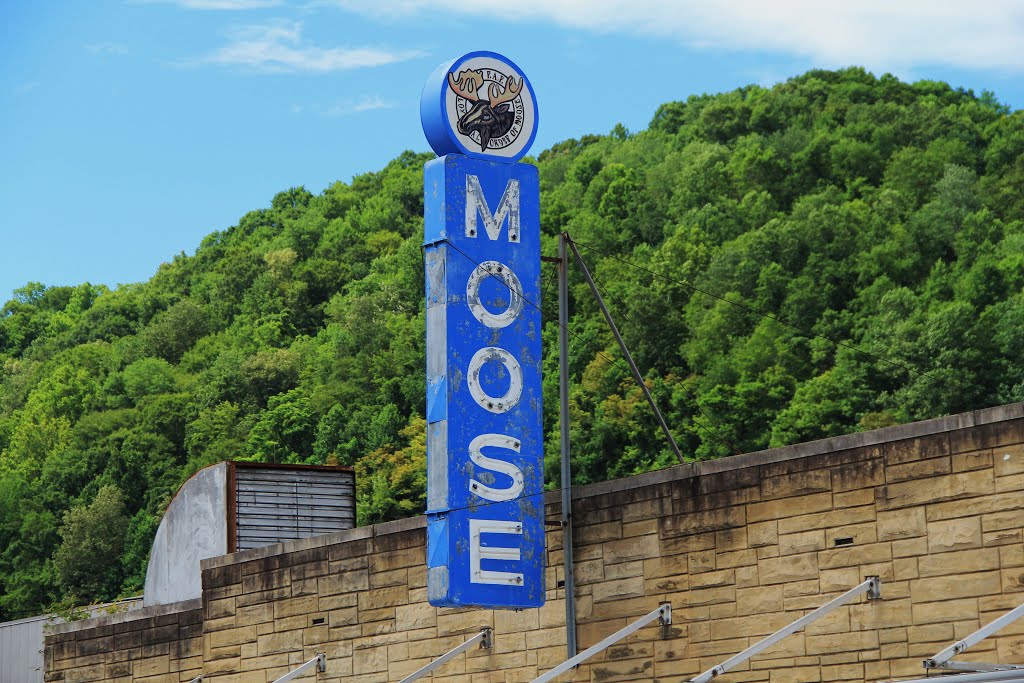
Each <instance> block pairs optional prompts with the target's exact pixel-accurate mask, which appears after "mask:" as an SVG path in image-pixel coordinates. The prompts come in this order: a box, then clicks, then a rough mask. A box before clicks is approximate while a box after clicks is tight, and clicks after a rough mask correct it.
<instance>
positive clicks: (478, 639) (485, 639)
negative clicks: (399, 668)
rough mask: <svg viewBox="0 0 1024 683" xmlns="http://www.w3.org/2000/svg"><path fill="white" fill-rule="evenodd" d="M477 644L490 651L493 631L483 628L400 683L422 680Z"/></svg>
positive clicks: (492, 645) (492, 644) (492, 642)
mask: <svg viewBox="0 0 1024 683" xmlns="http://www.w3.org/2000/svg"><path fill="white" fill-rule="evenodd" d="M477 643H480V649H481V650H490V649H491V648H492V647H494V631H492V630H491V629H489V628H485V629H484V630H482V631H480V633H477V634H476V635H475V636H473V637H472V638H470V639H469V640H467V641H466V642H464V643H463V644H462V645H458V646H456V647H454V648H452V649H451V650H448V652H445V653H444V654H443V655H441V656H440V657H438V658H437V659H435V660H434V661H432V662H430V663H429V664H427V665H425V666H422V667H420V668H419V669H417V670H416V671H413V672H412V673H411V674H409V675H408V676H406V677H405V678H403V679H402V680H401V683H412V682H413V681H415V680H417V679H420V678H423V677H424V676H426V675H427V674H429V673H430V672H432V671H433V670H434V669H436V668H438V667H440V666H443V665H444V664H446V663H447V662H448V661H450V660H451V659H452V658H453V657H455V656H456V655H460V654H462V653H463V652H465V651H466V650H468V649H470V648H471V647H473V646H474V645H476V644H477Z"/></svg>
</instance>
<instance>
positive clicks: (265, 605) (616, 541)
mask: <svg viewBox="0 0 1024 683" xmlns="http://www.w3.org/2000/svg"><path fill="white" fill-rule="evenodd" d="M559 514H560V511H559V504H558V502H557V499H556V498H555V497H554V496H551V497H549V499H548V505H547V515H548V518H549V519H557V518H558V517H559ZM573 515H574V519H575V525H574V531H575V539H576V541H575V553H574V554H575V560H576V596H577V598H576V599H577V613H578V614H577V620H578V637H579V645H580V649H582V648H584V647H587V646H589V645H591V644H593V643H595V642H596V641H598V640H600V639H601V638H603V637H604V636H605V635H607V634H609V633H611V632H612V631H614V630H616V629H618V628H620V627H622V626H625V625H626V624H627V623H629V622H630V621H631V620H632V619H634V618H636V617H639V616H641V615H643V614H646V613H648V612H650V611H651V610H653V609H655V608H656V607H657V606H658V604H659V603H660V602H662V601H670V602H671V603H672V607H673V618H674V622H673V625H672V627H671V629H670V630H669V632H668V634H667V637H663V636H665V634H662V632H661V630H660V629H659V628H658V627H657V626H651V627H648V628H645V629H643V630H641V631H639V632H638V633H637V634H636V635H634V636H632V637H631V638H629V639H628V640H627V641H624V642H623V643H620V644H619V645H617V646H615V647H613V648H611V649H609V650H608V651H607V652H606V653H604V654H602V655H599V656H598V657H596V658H595V659H593V660H591V661H590V662H589V663H587V664H585V665H583V666H580V667H579V668H578V669H576V671H575V672H574V674H572V675H569V674H567V675H566V676H565V677H564V679H563V680H575V681H589V682H591V683H614V682H615V681H627V680H672V681H675V682H678V681H682V680H685V679H689V678H690V677H691V676H693V675H695V674H697V673H699V672H700V671H702V670H704V669H707V668H709V667H711V666H712V665H714V664H716V663H718V662H720V661H722V660H724V659H726V658H727V657H729V656H731V655H732V654H735V653H736V652H738V651H740V650H742V649H743V648H745V647H746V646H747V645H749V644H751V643H753V642H756V640H758V639H759V638H761V637H763V636H764V635H767V634H768V633H771V632H772V631H773V630H775V629H778V628H780V627H782V626H784V625H786V624H787V623H789V622H790V621H792V620H794V619H796V618H798V617H799V616H801V615H802V614H804V613H806V611H808V610H809V609H812V608H814V607H817V606H819V605H821V604H822V603H824V602H825V601H827V600H828V599H830V598H832V597H834V596H836V595H838V594H840V593H841V592H842V591H845V590H847V589H849V588H851V587H852V586H854V585H856V584H858V583H860V582H861V581H862V580H863V579H864V577H866V576H869V575H878V576H880V577H881V578H882V599H881V600H879V601H875V602H869V601H867V600H866V599H863V598H861V599H859V600H858V601H856V602H855V603H853V604H851V605H850V606H848V607H843V608H840V609H838V610H836V611H835V612H833V613H832V614H831V615H829V616H828V617H827V618H825V619H823V620H821V621H819V622H817V623H815V624H813V625H811V626H810V627H809V628H808V629H807V630H806V632H803V633H799V634H796V635H793V636H791V637H789V638H787V639H785V640H783V641H782V642H781V643H779V644H778V645H777V646H775V647H774V648H773V649H771V650H769V651H767V652H765V653H763V654H761V655H759V656H758V657H757V658H755V659H754V660H752V662H751V663H750V664H749V665H746V666H745V667H744V668H743V669H742V670H738V671H734V672H731V673H728V674H726V675H725V676H723V677H722V678H721V680H722V681H723V682H725V683H729V682H739V681H768V682H769V683H799V682H803V681H808V682H819V681H878V680H886V679H888V678H897V677H920V676H922V675H923V669H922V668H921V660H922V659H924V658H926V657H928V656H930V655H932V654H934V653H935V652H937V651H938V650H940V649H941V648H943V647H944V646H946V645H948V644H949V643H951V642H952V641H953V640H955V639H957V638H960V637H963V636H965V635H967V634H968V633H970V632H971V631H973V630H974V629H976V628H978V627H979V626H980V625H982V624H984V623H987V622H988V621H990V620H991V619H993V618H995V617H996V616H998V615H999V614H1001V613H1003V612H1005V611H1006V610H1008V609H1011V608H1013V607H1015V606H1017V605H1018V604H1020V603H1021V602H1024V544H1022V537H1021V529H1022V527H1024V404H1015V405H1012V406H1004V407H1000V408H994V409H989V410H984V411H977V412H974V413H966V414H963V415H957V416H952V417H947V418H941V419H938V420H930V421H926V422H919V423H914V424H909V425H902V426H899V427H892V428H886V429H881V430H876V431H873V432H865V433H862V434H855V435H850V436H846V437H838V438H835V439H829V440H824V441H819V442H813V443H808V444H800V445H797V446H792V447H787V448H782V449H774V450H771V451H764V452H760V453H752V454H746V455H742V456H736V457H733V458H725V459H722V460H716V461H709V462H704V463H696V464H689V465H683V466H679V467H674V468H670V469H667V470H663V471H660V472H654V473H650V474H646V475H640V476H637V477H631V478H629V479H623V480H617V481H611V482H605V483H602V484H597V485H593V486H588V487H583V488H581V489H579V490H577V491H576V492H575V496H574V503H573ZM560 539H561V534H560V532H559V531H558V530H557V528H551V529H550V534H549V537H548V567H549V568H548V572H547V582H548V595H547V600H548V601H547V604H546V605H545V606H544V607H543V608H541V609H538V610H527V611H521V612H502V611H497V612H493V611H489V610H452V609H437V608H434V607H431V606H430V605H428V604H427V602H426V573H425V560H424V543H425V525H424V520H423V518H414V519H409V520H402V521H400V522H394V523H388V524H381V525H376V526H373V527H364V528H359V529H353V530H351V531H346V532H341V533H338V534H333V535H329V536H322V537H319V538H314V539H307V540H304V541H298V542H292V543H288V544H283V545H277V546H269V547H267V548H261V549H257V550H253V551H247V552H244V553H238V554H235V555H228V556H225V557H221V558H214V559H211V560H206V561H204V562H203V598H202V605H201V626H200V625H199V623H198V620H197V617H195V616H192V615H196V614H198V612H197V611H196V610H195V609H193V608H191V607H189V608H188V609H185V610H183V611H181V612H180V613H179V615H178V621H177V622H176V626H175V627H174V628H177V629H178V633H179V636H178V637H177V638H175V637H174V636H173V633H172V629H171V628H168V625H167V624H163V625H161V624H160V623H158V622H159V620H160V618H161V617H155V618H151V619H152V620H151V621H146V622H145V624H144V625H143V626H140V627H138V628H135V627H133V628H132V630H129V631H126V632H125V633H127V634H131V633H135V634H136V635H135V636H131V637H129V636H128V635H122V636H121V639H120V640H119V639H118V633H119V631H117V627H118V625H111V624H106V623H104V622H103V621H102V620H90V623H85V624H80V625H77V627H76V628H77V630H73V629H72V628H71V627H75V626H76V625H68V628H67V630H65V631H63V632H61V633H58V634H55V635H52V636H49V637H48V638H47V658H46V662H47V672H48V673H47V680H50V681H58V680H59V681H66V682H67V683H72V682H73V681H86V680H100V679H101V677H92V678H90V677H89V676H93V675H94V674H96V673H97V672H101V671H102V672H103V676H105V677H106V679H107V680H118V677H119V676H121V677H125V680H128V679H132V680H137V681H153V682H156V681H161V682H162V681H188V680H190V679H191V678H192V677H193V676H195V675H197V673H198V672H199V670H200V669H201V672H202V673H203V675H204V680H207V681H217V682H218V683H230V682H233V681H260V682H262V681H273V680H274V679H276V678H277V677H278V676H280V675H282V674H284V673H286V672H287V671H288V670H290V669H291V668H294V667H295V666H297V665H298V664H301V663H302V662H305V661H307V660H308V659H310V658H312V657H313V656H315V654H316V653H317V652H325V653H326V654H327V672H326V673H321V674H319V675H317V676H316V680H319V681H359V682H365V683H371V682H379V683H384V682H385V681H398V680H400V679H401V678H402V677H403V676H405V675H406V674H408V673H410V672H412V671H414V670H415V669H417V668H419V667H420V666H422V665H423V664H426V663H427V662H429V661H430V660H431V659H432V658H434V657H436V656H438V655H440V654H442V653H443V652H445V651H447V650H448V649H450V648H452V647H454V646H455V645H457V644H459V643H460V642H462V641H463V640H465V639H466V638H467V637H469V636H471V635H473V634H474V633H476V632H478V631H479V629H480V628H482V627H484V626H489V627H492V628H493V629H494V647H493V648H492V649H491V650H474V651H471V652H469V653H467V654H465V655H461V656H459V657H458V658H457V659H455V660H454V661H452V662H451V663H449V664H448V665H446V668H444V669H441V670H439V671H438V672H437V674H436V676H442V677H443V680H445V681H446V682H447V681H452V682H453V683H469V681H470V680H472V681H473V683H488V682H493V683H498V682H500V683H514V682H516V681H529V680H531V679H532V678H534V677H535V676H537V675H538V674H539V673H543V672H544V671H545V670H547V669H549V668H551V667H553V666H554V665H556V664H558V663H560V662H561V661H562V660H563V659H564V658H565V625H564V602H563V600H564V589H563V588H561V587H560V586H561V583H560V582H561V581H562V580H563V573H562V566H561V562H562V553H561V545H560ZM170 616H171V615H165V617H164V618H165V619H170ZM193 620H196V621H193ZM91 622H95V623H91ZM111 628H113V630H110V629H111ZM161 628H164V629H165V630H164V631H162V632H161V633H162V634H163V635H160V636H158V635H156V633H157V631H158V630H159V629H161ZM200 629H201V634H202V635H201V643H202V647H201V651H200V649H198V648H197V647H196V646H195V645H194V643H197V642H198V639H199V632H200ZM165 637H166V638H168V640H161V639H162V638H165ZM147 642H148V643H149V644H147ZM147 648H149V649H147ZM969 654H970V657H969V659H970V660H972V661H999V662H1004V663H1022V662H1024V621H1022V622H1021V623H1020V624H1017V625H1013V626H1010V627H1008V628H1007V629H1005V630H1004V631H1003V632H1001V633H1000V635H999V636H998V637H993V638H990V639H988V640H986V641H984V642H983V643H982V644H980V645H978V646H977V647H975V648H973V649H972V650H970V653H969ZM200 655H201V656H200ZM125 667H130V668H128V669H126V668H125ZM304 680H314V677H313V676H312V675H310V676H309V677H308V678H306V679H304ZM436 680H441V678H436Z"/></svg>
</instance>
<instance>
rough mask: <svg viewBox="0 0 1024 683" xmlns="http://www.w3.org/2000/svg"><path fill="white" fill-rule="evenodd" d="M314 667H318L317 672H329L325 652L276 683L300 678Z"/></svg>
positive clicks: (275, 682) (319, 653)
mask: <svg viewBox="0 0 1024 683" xmlns="http://www.w3.org/2000/svg"><path fill="white" fill-rule="evenodd" d="M313 667H316V670H317V671H327V655H325V654H324V653H323V652H318V653H317V655H316V657H313V659H311V660H309V661H308V662H306V663H305V664H303V665H302V666H299V667H297V668H295V669H292V670H291V671H289V672H288V673H286V674H285V675H284V676H281V677H280V678H278V679H277V680H276V681H274V683H285V682H286V681H290V680H292V679H293V678H298V677H299V676H301V675H302V674H304V673H306V672H307V671H309V670H310V669H312V668H313Z"/></svg>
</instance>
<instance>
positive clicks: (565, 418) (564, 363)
mask: <svg viewBox="0 0 1024 683" xmlns="http://www.w3.org/2000/svg"><path fill="white" fill-rule="evenodd" d="M558 258H559V261H558V393H559V402H560V411H559V412H560V415H559V429H560V431H561V442H562V559H563V560H564V567H565V568H564V574H565V651H566V653H567V655H566V656H567V657H569V658H572V657H575V656H576V571H575V569H574V565H573V559H572V466H571V464H570V462H569V250H568V249H567V248H566V237H565V234H564V233H563V234H562V235H560V236H559V239H558Z"/></svg>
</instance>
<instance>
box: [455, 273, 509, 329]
mask: <svg viewBox="0 0 1024 683" xmlns="http://www.w3.org/2000/svg"><path fill="white" fill-rule="evenodd" d="M489 277H493V278H497V279H499V280H501V281H502V282H503V283H505V286H506V287H508V291H509V301H508V306H507V307H506V308H505V310H504V311H502V312H501V313H491V312H490V311H488V310H487V308H486V307H485V306H484V305H483V302H481V301H480V283H481V282H483V281H484V280H485V279H486V278H489ZM466 303H468V304H469V310H470V311H472V312H473V317H475V318H476V319H477V320H479V321H480V322H481V323H483V324H484V325H486V326H487V327H489V328H491V329H492V330H493V329H500V328H502V327H508V326H509V325H511V324H512V323H513V322H515V319H516V318H518V317H519V312H520V311H522V310H523V286H522V285H521V284H520V283H519V278H518V277H516V274H515V273H513V272H512V269H511V268H509V267H508V266H506V265H505V264H504V263H500V262H498V261H484V262H483V263H481V264H480V265H478V266H477V267H476V268H475V269H474V270H473V273H472V275H470V276H469V281H468V282H466Z"/></svg>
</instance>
